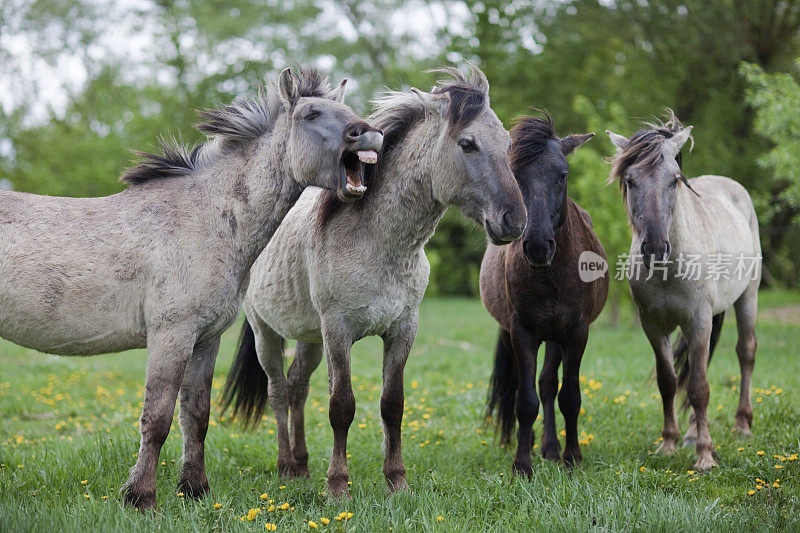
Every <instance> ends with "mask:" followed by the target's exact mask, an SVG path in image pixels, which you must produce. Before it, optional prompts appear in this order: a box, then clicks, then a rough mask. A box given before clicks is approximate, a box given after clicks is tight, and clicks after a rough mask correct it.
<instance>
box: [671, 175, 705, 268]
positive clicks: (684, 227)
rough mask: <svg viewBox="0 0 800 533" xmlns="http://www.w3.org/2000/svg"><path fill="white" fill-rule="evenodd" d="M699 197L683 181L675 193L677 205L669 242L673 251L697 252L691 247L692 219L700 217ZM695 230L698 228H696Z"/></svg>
mask: <svg viewBox="0 0 800 533" xmlns="http://www.w3.org/2000/svg"><path fill="white" fill-rule="evenodd" d="M697 200H698V198H697V197H696V196H695V194H694V193H693V192H692V191H690V190H689V188H688V187H686V186H685V185H684V184H683V183H681V184H680V185H679V186H678V190H677V192H676V193H675V206H674V207H673V209H672V226H671V227H670V230H669V242H670V246H671V248H672V251H673V253H680V252H692V253H694V252H697V250H690V249H689V248H691V231H692V228H691V225H692V224H691V221H693V220H697V217H698V214H697V213H698V208H699V206H698V204H697ZM694 231H695V232H696V231H697V229H696V228H695V230H694Z"/></svg>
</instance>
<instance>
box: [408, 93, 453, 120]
mask: <svg viewBox="0 0 800 533" xmlns="http://www.w3.org/2000/svg"><path fill="white" fill-rule="evenodd" d="M411 92H412V93H414V94H416V95H417V98H419V99H420V100H421V101H422V103H423V104H424V105H425V109H427V110H428V111H431V112H432V113H436V114H437V115H439V116H444V113H445V110H446V107H447V96H446V95H442V94H431V93H426V92H425V91H420V90H419V89H417V88H416V87H412V88H411Z"/></svg>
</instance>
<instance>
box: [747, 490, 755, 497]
mask: <svg viewBox="0 0 800 533" xmlns="http://www.w3.org/2000/svg"><path fill="white" fill-rule="evenodd" d="M755 493H756V491H754V490H748V491H747V495H748V496H752V495H753V494H755Z"/></svg>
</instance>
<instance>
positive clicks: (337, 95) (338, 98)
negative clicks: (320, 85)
mask: <svg viewBox="0 0 800 533" xmlns="http://www.w3.org/2000/svg"><path fill="white" fill-rule="evenodd" d="M346 83H347V78H345V79H343V80H342V83H340V84H339V86H338V87H337V88H335V89H334V90H332V91H331V92H330V94H328V98H330V99H331V100H333V101H334V102H341V103H344V93H345V84H346Z"/></svg>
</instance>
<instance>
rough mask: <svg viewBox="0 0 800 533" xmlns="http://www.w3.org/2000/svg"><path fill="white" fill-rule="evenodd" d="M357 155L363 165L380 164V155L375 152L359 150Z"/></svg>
mask: <svg viewBox="0 0 800 533" xmlns="http://www.w3.org/2000/svg"><path fill="white" fill-rule="evenodd" d="M357 153H358V159H359V160H361V162H362V163H369V164H371V165H374V164H375V163H377V162H378V153H377V152H376V151H375V150H359V151H358V152H357Z"/></svg>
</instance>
